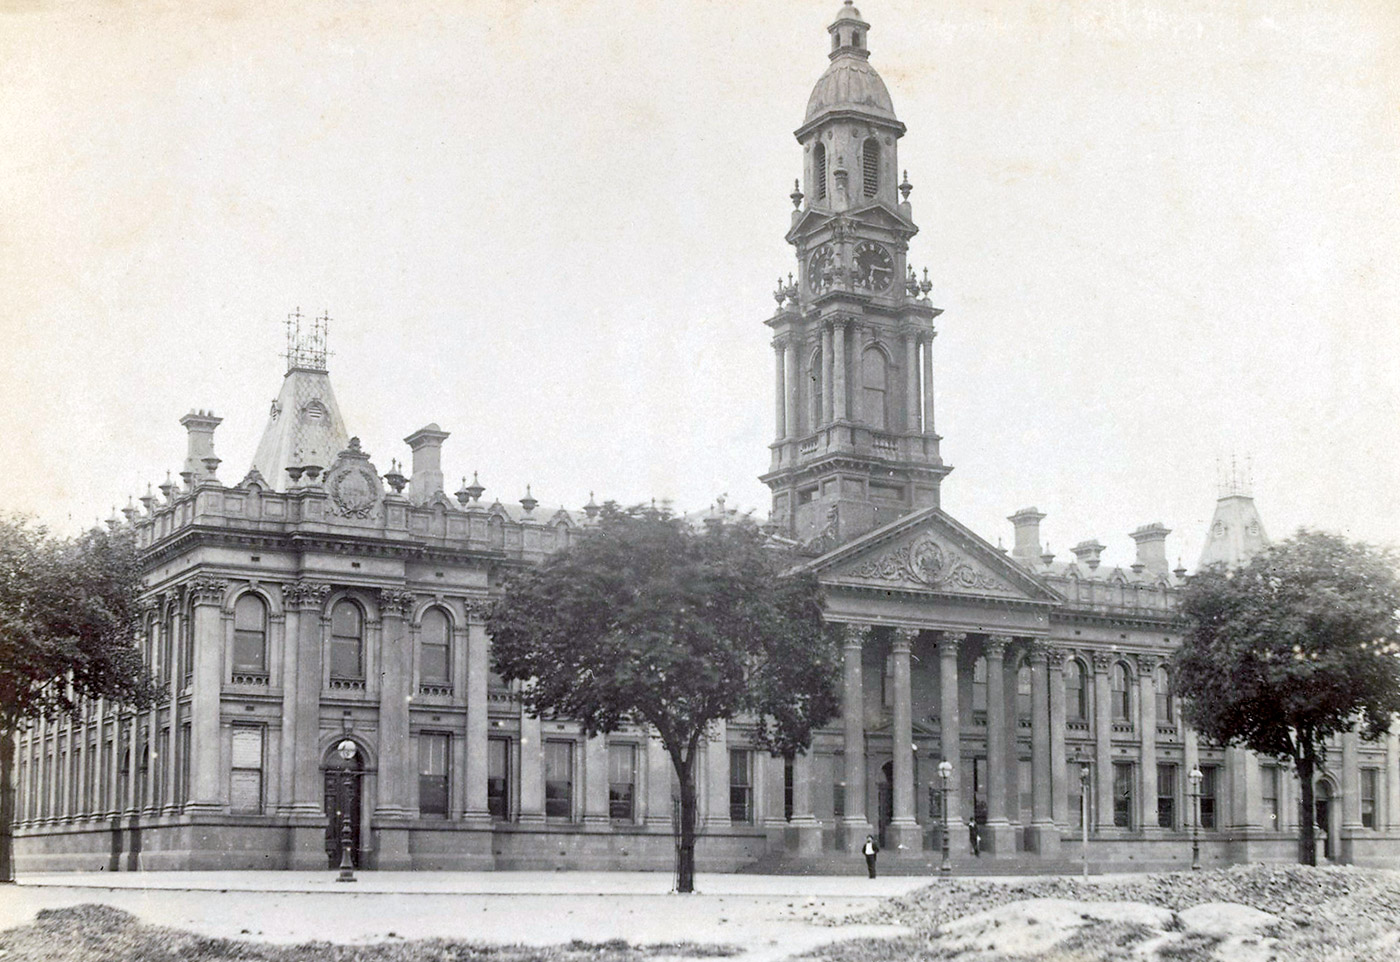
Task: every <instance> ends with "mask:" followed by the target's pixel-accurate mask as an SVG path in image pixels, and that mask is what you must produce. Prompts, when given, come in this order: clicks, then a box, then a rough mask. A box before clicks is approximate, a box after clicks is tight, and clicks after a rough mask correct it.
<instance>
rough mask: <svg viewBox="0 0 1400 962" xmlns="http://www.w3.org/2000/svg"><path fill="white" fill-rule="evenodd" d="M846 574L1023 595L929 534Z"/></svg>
mask: <svg viewBox="0 0 1400 962" xmlns="http://www.w3.org/2000/svg"><path fill="white" fill-rule="evenodd" d="M843 574H844V575H845V576H846V577H849V578H854V579H858V580H861V581H879V582H888V583H891V584H904V585H911V586H915V587H921V588H933V589H935V590H937V591H952V592H962V591H966V592H976V593H979V594H986V593H992V594H1006V595H1019V594H1021V592H1019V591H1017V590H1016V589H1015V588H1013V587H1011V586H1010V585H1008V584H1007V583H1006V582H1004V581H1002V580H1001V579H1000V578H997V577H996V576H994V575H993V574H991V572H989V571H987V569H986V568H984V567H983V566H982V565H980V564H978V563H976V562H974V561H972V560H971V559H970V558H969V557H968V556H967V555H965V554H964V553H962V552H961V551H958V550H957V549H956V548H953V547H952V546H951V545H948V544H946V543H944V542H942V541H939V540H937V539H936V538H934V537H933V536H932V535H928V534H924V535H921V536H919V537H917V538H915V539H914V540H913V541H909V542H906V543H905V544H902V545H898V546H896V547H893V548H889V549H886V550H885V551H884V552H882V553H881V554H878V555H876V556H875V557H873V558H869V559H867V560H865V561H861V562H858V563H857V564H856V565H855V567H853V568H850V569H848V570H847V571H845V572H843Z"/></svg>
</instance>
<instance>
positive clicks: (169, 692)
mask: <svg viewBox="0 0 1400 962" xmlns="http://www.w3.org/2000/svg"><path fill="white" fill-rule="evenodd" d="M285 620H286V619H285V618H284V617H280V616H277V617H273V618H272V619H271V622H270V623H271V624H272V625H274V626H276V627H277V628H279V629H280V628H281V627H282V624H283V622H284V621H285ZM180 622H181V618H180V615H179V613H178V612H175V613H173V614H172V615H171V616H170V620H169V622H168V623H165V629H164V630H165V631H168V632H169V633H170V677H169V679H168V681H167V683H166V697H167V698H168V699H169V705H170V710H169V721H170V739H169V742H168V743H167V744H166V746H165V758H164V759H162V760H161V764H162V765H164V766H165V807H164V809H162V811H163V813H164V814H166V815H173V814H174V813H176V812H178V811H179V810H180V806H179V802H178V797H179V788H178V787H177V785H176V783H177V782H178V781H179V778H180V768H179V757H180V750H179V748H178V747H177V746H178V745H179V741H180V673H181V672H182V671H184V668H183V667H182V666H181V665H180ZM97 732H98V746H97V750H98V751H100V750H101V747H102V745H101V742H102V737H101V734H102V722H101V716H99V719H98V723H97ZM93 770H94V771H96V770H97V769H96V768H94V769H93ZM282 784H284V783H282V782H280V781H279V783H278V790H279V791H283V790H284V789H282V788H281V786H282ZM92 798H93V805H94V806H95V805H96V804H97V791H96V787H95V786H94V788H93V793H92ZM95 810H96V809H94V811H95Z"/></svg>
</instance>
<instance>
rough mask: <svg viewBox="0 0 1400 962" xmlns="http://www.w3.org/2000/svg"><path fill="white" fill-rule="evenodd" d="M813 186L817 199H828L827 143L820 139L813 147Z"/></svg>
mask: <svg viewBox="0 0 1400 962" xmlns="http://www.w3.org/2000/svg"><path fill="white" fill-rule="evenodd" d="M812 187H813V190H812V193H813V194H815V195H816V198H817V200H826V144H823V143H821V142H820V141H818V142H817V144H816V146H814V147H813V148H812Z"/></svg>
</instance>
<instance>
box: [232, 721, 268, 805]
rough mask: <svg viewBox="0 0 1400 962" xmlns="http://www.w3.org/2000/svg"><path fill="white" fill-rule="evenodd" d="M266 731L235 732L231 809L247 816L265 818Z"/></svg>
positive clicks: (238, 729) (242, 728) (250, 729)
mask: <svg viewBox="0 0 1400 962" xmlns="http://www.w3.org/2000/svg"><path fill="white" fill-rule="evenodd" d="M262 776H263V730H262V729H261V728H249V727H238V728H235V729H234V730H233V769H232V771H230V772H229V808H230V810H231V811H233V812H235V813H242V814H246V815H260V814H262V805H263V801H262V788H263V784H262V783H263V777H262Z"/></svg>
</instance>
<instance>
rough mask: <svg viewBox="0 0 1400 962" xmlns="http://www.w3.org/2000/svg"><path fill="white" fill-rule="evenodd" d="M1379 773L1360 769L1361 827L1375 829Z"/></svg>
mask: <svg viewBox="0 0 1400 962" xmlns="http://www.w3.org/2000/svg"><path fill="white" fill-rule="evenodd" d="M1379 781H1380V772H1379V770H1377V769H1374V768H1363V769H1361V827H1362V828H1375V827H1376V785H1377V783H1378V782H1379Z"/></svg>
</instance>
